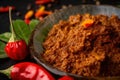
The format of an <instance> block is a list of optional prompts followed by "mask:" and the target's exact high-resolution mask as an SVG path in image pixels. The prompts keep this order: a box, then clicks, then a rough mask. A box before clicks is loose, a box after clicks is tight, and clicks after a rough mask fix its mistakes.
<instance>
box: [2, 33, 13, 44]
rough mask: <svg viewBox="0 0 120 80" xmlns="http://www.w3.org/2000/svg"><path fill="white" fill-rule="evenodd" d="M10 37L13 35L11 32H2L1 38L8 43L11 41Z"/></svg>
mask: <svg viewBox="0 0 120 80" xmlns="http://www.w3.org/2000/svg"><path fill="white" fill-rule="evenodd" d="M10 37H11V33H10V32H5V33H2V34H0V40H1V41H4V42H6V43H7V42H8V41H9V39H10Z"/></svg>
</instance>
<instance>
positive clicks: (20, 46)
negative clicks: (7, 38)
mask: <svg viewBox="0 0 120 80" xmlns="http://www.w3.org/2000/svg"><path fill="white" fill-rule="evenodd" d="M5 51H6V53H7V55H8V57H10V58H11V59H13V60H22V59H24V58H25V57H26V56H27V54H28V47H27V44H26V42H25V41H24V40H18V41H14V42H8V43H7V44H6V46H5Z"/></svg>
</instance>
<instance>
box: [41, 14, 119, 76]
mask: <svg viewBox="0 0 120 80" xmlns="http://www.w3.org/2000/svg"><path fill="white" fill-rule="evenodd" d="M87 20H88V21H87ZM87 24H90V25H87ZM43 47H44V49H45V51H44V53H43V54H42V56H43V58H44V59H45V61H46V62H48V63H49V64H50V65H52V66H53V67H55V68H57V69H59V70H61V71H64V72H68V73H73V74H77V75H80V76H120V19H119V18H118V17H117V16H115V15H112V16H110V17H108V16H106V15H90V14H83V15H81V14H77V15H72V16H70V17H69V19H68V20H61V21H59V23H58V24H55V25H54V26H53V28H52V29H51V30H50V32H49V33H48V36H47V37H46V39H45V41H44V43H43Z"/></svg>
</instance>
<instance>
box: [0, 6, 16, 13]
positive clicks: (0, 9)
mask: <svg viewBox="0 0 120 80" xmlns="http://www.w3.org/2000/svg"><path fill="white" fill-rule="evenodd" d="M10 7H11V8H12V10H14V9H15V7H14V6H6V7H0V12H1V13H4V12H9V8H10Z"/></svg>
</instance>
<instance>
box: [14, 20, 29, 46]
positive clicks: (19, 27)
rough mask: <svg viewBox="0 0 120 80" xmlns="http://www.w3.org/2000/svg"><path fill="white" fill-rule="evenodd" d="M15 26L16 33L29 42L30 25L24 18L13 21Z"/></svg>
mask: <svg viewBox="0 0 120 80" xmlns="http://www.w3.org/2000/svg"><path fill="white" fill-rule="evenodd" d="M13 27H14V31H15V33H16V35H17V36H18V37H20V38H21V39H23V40H25V42H26V43H27V44H28V41H29V37H30V33H31V31H30V28H29V27H28V25H27V24H26V23H25V22H24V21H23V20H15V21H13Z"/></svg>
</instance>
